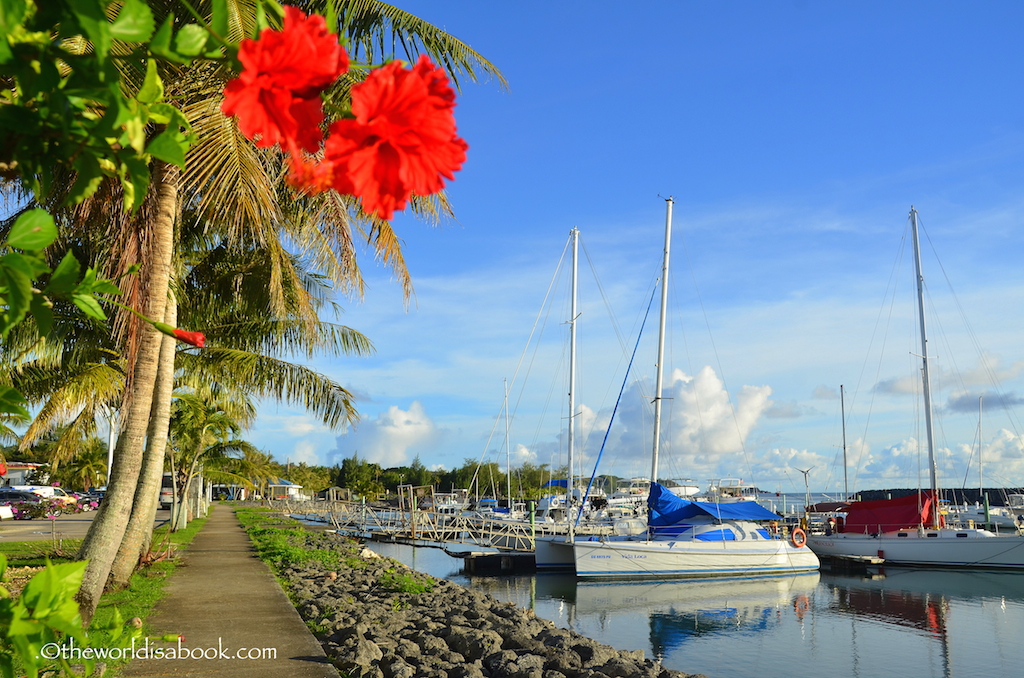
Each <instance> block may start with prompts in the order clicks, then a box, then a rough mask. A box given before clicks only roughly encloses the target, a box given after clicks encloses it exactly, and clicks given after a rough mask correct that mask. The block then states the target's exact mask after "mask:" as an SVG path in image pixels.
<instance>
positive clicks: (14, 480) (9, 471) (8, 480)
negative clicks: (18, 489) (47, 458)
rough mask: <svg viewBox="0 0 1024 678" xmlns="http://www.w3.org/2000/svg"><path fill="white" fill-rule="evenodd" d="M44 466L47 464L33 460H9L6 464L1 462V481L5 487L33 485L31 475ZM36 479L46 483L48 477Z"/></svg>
mask: <svg viewBox="0 0 1024 678" xmlns="http://www.w3.org/2000/svg"><path fill="white" fill-rule="evenodd" d="M44 466H47V464H36V463H34V462H31V461H9V462H7V463H6V464H0V483H2V484H3V486H4V487H10V486H11V485H31V484H32V482H31V480H30V476H32V475H34V474H35V473H36V471H37V470H39V469H40V468H43V467H44ZM35 480H37V481H39V482H41V483H45V482H46V481H47V480H48V478H35Z"/></svg>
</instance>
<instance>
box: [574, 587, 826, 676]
mask: <svg viewBox="0 0 1024 678" xmlns="http://www.w3.org/2000/svg"><path fill="white" fill-rule="evenodd" d="M819 579H820V575H819V574H818V573H817V572H812V573H808V574H799V575H789V576H785V577H766V578H764V579H735V580H728V579H711V580H708V579H705V580H703V581H696V580H687V581H680V582H663V583H660V584H617V585H616V584H612V585H609V584H604V585H602V584H581V585H579V586H577V588H576V601H575V602H576V613H577V614H593V613H599V612H601V611H609V612H611V611H615V610H623V609H636V608H643V609H645V610H646V613H647V616H648V626H649V639H650V649H651V653H652V654H653V656H654V657H655V658H657V659H658V660H659V661H661V660H664V658H665V657H666V656H667V655H668V654H669V653H671V652H672V651H673V650H677V649H679V648H680V647H681V646H682V645H683V644H684V643H685V642H687V641H688V640H689V639H691V638H695V637H700V636H705V635H708V634H718V633H727V634H729V635H730V636H733V637H735V636H737V635H747V634H752V633H759V632H762V631H764V630H766V629H768V628H769V627H770V626H771V625H773V624H776V623H779V622H780V620H781V617H782V616H783V615H789V614H793V615H798V616H801V617H802V616H803V615H804V614H806V613H807V612H808V611H809V610H810V604H811V603H810V596H811V595H812V594H813V593H814V589H815V588H816V587H817V586H818V580H819Z"/></svg>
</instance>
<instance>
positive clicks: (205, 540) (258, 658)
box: [122, 505, 338, 678]
mask: <svg viewBox="0 0 1024 678" xmlns="http://www.w3.org/2000/svg"><path fill="white" fill-rule="evenodd" d="M184 560H185V567H180V568H178V569H177V570H175V572H174V574H173V575H172V576H171V578H170V580H169V581H168V582H167V588H166V594H165V597H164V598H163V600H161V601H160V603H158V604H157V606H156V612H155V614H153V615H151V616H150V618H149V625H150V630H151V633H150V635H152V636H160V635H164V634H171V633H173V634H179V635H181V636H184V640H182V641H179V643H160V644H156V645H153V644H151V645H150V647H149V650H150V652H152V650H153V649H155V648H157V647H159V648H163V650H164V652H165V653H167V652H169V651H173V653H174V654H175V655H176V657H175V658H174V659H167V658H164V659H153V658H150V659H138V658H137V659H135V660H133V661H132V662H130V663H129V664H128V665H127V666H126V667H125V669H124V670H123V672H122V675H124V676H217V677H218V678H220V677H221V676H223V677H226V678H236V677H238V678H241V677H247V676H253V677H255V676H268V675H269V676H294V677H295V678H338V672H337V671H336V670H335V669H334V667H333V666H332V665H331V664H330V663H329V661H328V660H327V657H326V655H324V652H323V649H322V648H321V647H320V644H319V643H318V642H317V640H316V638H314V637H313V635H312V633H310V631H309V629H307V628H306V625H305V624H304V623H303V621H302V619H300V618H299V614H298V612H296V611H295V607H294V606H293V605H292V604H291V602H290V601H289V600H288V596H286V595H285V593H284V591H282V590H281V587H280V585H278V583H277V581H276V580H275V579H274V577H273V575H271V573H270V570H269V569H268V568H267V566H266V565H265V564H264V563H263V562H262V561H261V560H259V559H258V558H256V555H255V553H254V550H253V547H252V543H251V542H250V541H249V537H248V535H246V534H245V532H244V531H243V530H242V527H241V525H239V523H238V519H237V518H236V517H235V513H234V511H232V510H231V508H229V507H228V506H225V505H220V506H217V508H216V510H215V511H214V512H213V514H212V516H211V517H210V519H209V521H208V522H207V523H206V525H205V526H203V529H202V530H201V531H200V533H199V534H198V535H197V536H196V538H195V540H194V541H193V542H192V544H191V546H189V547H188V550H187V552H186V554H185V556H184ZM179 648H180V649H179ZM182 651H183V652H182ZM142 654H144V653H142ZM182 654H185V655H188V656H186V658H185V659H180V658H177V657H178V656H180V655H182ZM139 655H140V652H139V648H138V647H136V657H139ZM165 656H166V655H165ZM198 657H203V658H201V659H200V658H198ZM206 657H209V658H206Z"/></svg>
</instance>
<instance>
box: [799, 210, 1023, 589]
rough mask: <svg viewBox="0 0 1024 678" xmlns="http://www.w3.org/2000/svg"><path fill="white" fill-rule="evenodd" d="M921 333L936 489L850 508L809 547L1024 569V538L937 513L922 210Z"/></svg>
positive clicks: (839, 554)
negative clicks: (951, 521) (954, 522)
mask: <svg viewBox="0 0 1024 678" xmlns="http://www.w3.org/2000/svg"><path fill="white" fill-rule="evenodd" d="M910 225H911V232H912V235H913V244H914V265H915V273H916V275H917V307H918V315H919V322H920V329H921V365H922V368H921V379H922V386H923V393H924V418H925V433H926V436H927V441H928V470H929V476H930V478H929V480H930V482H931V487H930V489H928V490H924V491H920V492H918V493H916V494H912V495H910V496H907V497H900V498H897V499H883V500H876V501H861V502H854V503H852V504H850V507H849V509H847V515H846V518H845V519H844V520H843V521H842V522H841V523H840V524H839V525H837V530H836V531H835V532H834V533H832V534H811V535H809V536H808V538H807V545H808V546H809V547H810V548H811V549H812V550H813V551H814V552H815V553H816V554H818V556H820V557H823V558H825V557H827V558H848V559H849V558H854V559H857V558H859V559H865V558H870V559H876V558H877V559H882V560H884V561H885V562H886V563H891V564H900V565H924V566H933V567H969V568H1007V569H1022V570H1024V536H1021V535H1020V534H1012V535H1000V534H996V533H994V532H991V531H989V530H985V529H979V528H975V527H970V526H967V527H952V526H946V525H944V519H943V516H942V515H941V512H940V511H939V510H938V503H937V502H938V497H939V488H938V477H937V473H936V465H935V447H934V442H933V428H932V398H931V379H930V377H929V371H928V367H929V365H928V337H927V326H926V323H925V313H924V276H923V274H922V272H921V246H920V242H919V239H918V233H917V230H918V229H917V210H915V209H914V208H913V207H911V208H910Z"/></svg>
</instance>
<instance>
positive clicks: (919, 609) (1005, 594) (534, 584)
mask: <svg viewBox="0 0 1024 678" xmlns="http://www.w3.org/2000/svg"><path fill="white" fill-rule="evenodd" d="M379 546H381V547H385V546H386V548H387V550H388V551H391V550H392V549H394V550H397V548H396V546H395V545H379ZM375 548H376V547H375ZM405 548H408V547H405ZM420 551H421V553H420V554H419V562H418V563H416V564H415V565H416V566H417V567H419V568H421V569H422V570H423V571H428V572H431V573H433V574H435V575H436V576H447V577H448V578H450V579H452V580H453V581H456V582H458V583H459V584H461V585H463V586H467V587H469V588H473V589H476V590H480V591H484V592H487V593H490V594H491V595H493V596H495V597H496V598H498V599H500V600H503V601H508V602H512V603H515V604H517V605H519V606H521V607H526V608H530V609H533V610H534V611H535V613H536V614H537V616H538V617H541V618H543V619H549V620H551V621H553V622H554V623H555V624H557V625H558V626H560V627H563V628H571V629H573V630H575V631H578V632H580V633H582V634H583V635H585V636H588V637H590V638H593V639H595V640H597V641H599V642H602V643H607V644H608V645H612V646H614V647H616V648H618V649H620V650H638V649H642V650H644V651H645V653H646V654H647V656H648V657H650V658H658V659H660V660H661V662H662V663H663V664H664V665H665V666H666V667H668V668H670V669H675V670H679V671H685V672H687V673H703V674H705V675H708V676H712V677H713V678H747V677H749V676H764V677H766V678H775V677H784V678H819V677H820V676H822V675H825V674H826V673H827V674H828V675H832V676H843V677H844V678H847V677H849V678H889V677H890V676H904V677H913V678H974V677H975V676H986V677H987V676H1018V675H1021V666H1022V665H1024V635H1022V630H1024V573H1020V572H994V571H976V572H971V571H962V570H938V569H934V570H922V569H909V568H907V569H904V568H889V567H887V568H884V569H879V570H876V571H874V572H873V573H871V574H864V573H861V574H838V573H830V572H827V571H823V572H821V573H820V574H819V573H810V574H805V575H789V576H785V577H771V578H766V579H753V580H732V581H726V580H714V579H702V580H687V581H678V582H676V581H649V582H642V583H635V584H627V583H620V582H593V583H577V581H576V579H575V578H574V577H573V576H572V575H568V576H561V575H554V574H544V575H537V576H508V577H477V576H468V575H466V574H463V573H459V572H458V563H456V562H454V561H453V560H452V559H450V558H448V557H447V556H446V555H445V554H444V553H443V552H442V551H439V550H437V549H433V550H431V549H421V550H420ZM427 551H434V552H435V553H433V554H431V553H426V552H427ZM387 555H393V556H395V557H398V554H397V553H393V552H388V553H387ZM400 559H401V558H400ZM435 561H436V562H435ZM403 562H406V563H407V564H413V563H412V561H411V559H410V558H406V559H405V560H403Z"/></svg>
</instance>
